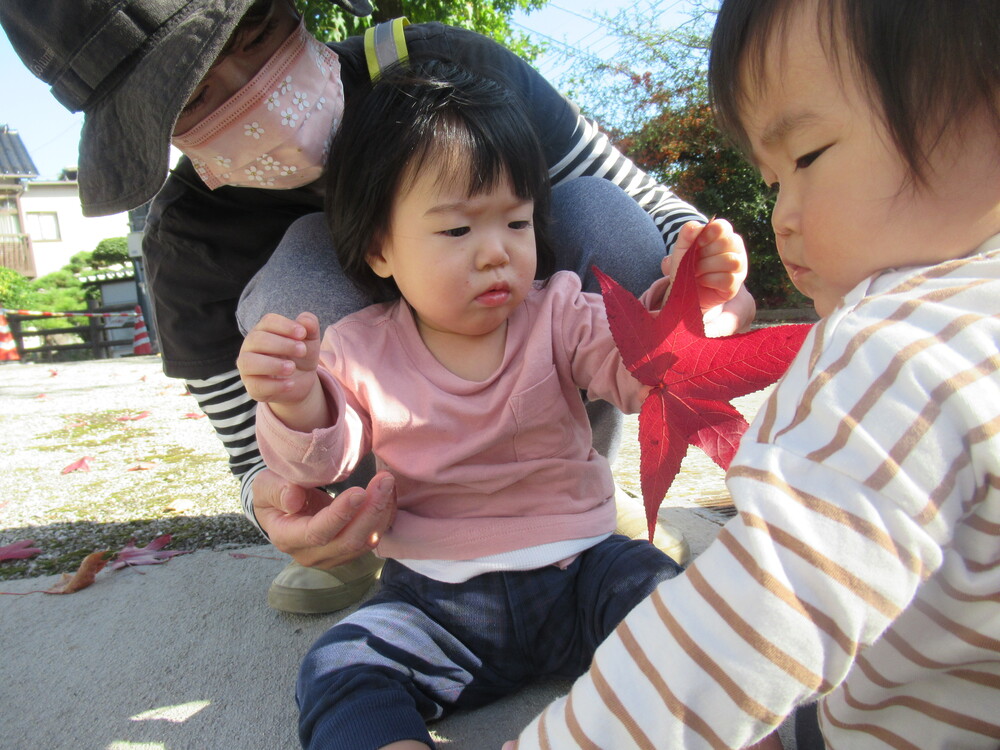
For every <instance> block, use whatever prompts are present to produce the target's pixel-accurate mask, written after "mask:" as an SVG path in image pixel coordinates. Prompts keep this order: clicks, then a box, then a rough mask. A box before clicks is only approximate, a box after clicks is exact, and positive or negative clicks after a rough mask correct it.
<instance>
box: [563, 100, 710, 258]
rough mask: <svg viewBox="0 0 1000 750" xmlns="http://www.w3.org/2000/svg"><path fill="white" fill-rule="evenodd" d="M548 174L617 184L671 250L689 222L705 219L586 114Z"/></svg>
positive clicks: (566, 178)
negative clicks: (567, 147)
mask: <svg viewBox="0 0 1000 750" xmlns="http://www.w3.org/2000/svg"><path fill="white" fill-rule="evenodd" d="M549 176H550V178H551V180H552V184H553V185H558V184H559V183H561V182H565V181H566V180H571V179H573V178H574V177H583V176H592V177H602V178H604V179H606V180H610V181H611V182H613V183H614V184H615V185H618V187H620V188H622V190H624V191H625V192H626V193H627V194H628V195H630V196H631V197H632V198H633V199H634V200H635V201H636V203H638V204H639V205H640V206H642V208H643V209H644V210H645V211H646V213H648V214H649V215H650V216H651V217H652V218H653V221H654V222H656V226H657V227H658V228H659V230H660V234H662V235H663V242H664V245H665V247H666V248H667V250H668V251H669V250H670V249H671V248H673V245H674V242H675V241H676V239H677V233H678V232H679V231H680V228H681V227H682V226H683V225H684V224H685V223H686V222H688V221H700V222H705V221H706V218H705V217H704V216H703V215H702V214H700V213H699V212H698V211H697V210H696V209H695V208H694V207H693V206H691V205H690V204H689V203H687V202H685V201H683V200H681V199H680V198H678V197H677V196H676V195H674V193H673V192H672V191H671V190H670V189H668V188H667V187H665V186H663V185H661V184H659V183H658V182H656V180H654V179H653V178H652V177H650V176H649V175H648V174H646V173H645V172H643V171H642V170H641V169H639V167H637V166H636V165H635V164H633V163H632V161H631V160H630V159H629V158H628V157H627V156H625V155H624V154H623V153H622V152H621V151H619V150H618V149H617V148H615V146H614V145H612V143H611V141H609V140H608V137H607V136H606V135H605V134H604V133H602V132H601V131H600V129H599V128H598V127H597V125H596V124H595V123H594V122H593V121H592V120H589V119H587V118H586V117H584V116H583V115H580V116H579V117H578V118H577V124H576V130H575V131H574V133H573V136H572V139H571V144H570V148H569V150H568V151H567V152H566V154H565V156H563V157H562V158H561V159H560V160H559V161H558V162H556V163H555V164H554V165H553V166H552V167H550V168H549Z"/></svg>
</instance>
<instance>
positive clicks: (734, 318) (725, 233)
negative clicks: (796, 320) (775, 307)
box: [662, 219, 757, 338]
mask: <svg viewBox="0 0 1000 750" xmlns="http://www.w3.org/2000/svg"><path fill="white" fill-rule="evenodd" d="M695 243H697V247H698V248H700V252H698V253H696V255H697V256H698V262H697V265H696V267H695V270H694V276H695V280H696V286H697V292H698V305H699V306H700V307H701V311H702V320H703V321H704V323H705V335H706V336H710V337H712V338H715V337H718V336H729V335H731V334H734V333H739V332H742V331H746V330H748V329H749V328H750V324H751V323H752V322H753V319H754V315H755V313H756V310H757V307H756V304H755V302H754V299H753V296H751V294H750V292H748V291H747V288H746V287H745V286H743V282H744V281H746V277H747V252H746V248H745V247H744V245H743V238H742V237H740V236H739V235H738V234H736V232H734V231H733V227H732V225H731V224H730V223H729V222H728V221H726V220H725V219H712V220H711V221H710V222H709V223H708V224H705V225H702V224H699V223H698V222H696V221H689V222H688V223H687V224H685V225H684V226H683V227H681V231H680V234H679V235H678V236H677V242H676V243H675V244H674V251H673V252H672V253H671V254H670V255H668V256H667V257H666V258H664V259H663V263H662V270H663V275H664V276H667V277H669V278H671V279H673V278H674V276H675V274H676V272H677V268H678V267H679V265H680V262H681V260H683V258H684V256H685V255H686V254H687V252H688V249H689V248H691V247H692V245H694V244H695Z"/></svg>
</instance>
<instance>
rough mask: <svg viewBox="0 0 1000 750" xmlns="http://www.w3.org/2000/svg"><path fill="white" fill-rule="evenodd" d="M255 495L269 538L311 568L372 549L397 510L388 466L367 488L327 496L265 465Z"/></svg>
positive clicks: (338, 562)
mask: <svg viewBox="0 0 1000 750" xmlns="http://www.w3.org/2000/svg"><path fill="white" fill-rule="evenodd" d="M253 498H254V500H253V504H254V515H255V516H256V518H257V523H259V524H260V526H261V528H262V529H264V531H265V532H266V533H267V535H268V537H269V538H270V540H271V543H272V544H273V545H274V546H275V547H277V548H278V549H279V550H281V551H282V552H284V553H286V554H288V555H291V556H292V559H294V560H295V561H296V562H297V563H299V564H300V565H305V566H306V567H310V568H323V569H328V568H332V567H335V566H337V565H343V564H344V563H347V562H350V561H351V560H354V559H355V558H357V557H359V556H360V555H362V554H363V553H365V552H367V551H368V550H370V549H373V548H374V547H376V546H377V545H378V542H379V540H380V539H381V537H382V534H384V533H385V531H386V529H388V528H389V527H390V526H391V525H392V521H393V518H394V517H395V515H396V487H395V482H394V480H393V477H392V475H391V474H390V473H389V472H387V471H380V472H379V473H378V474H376V475H375V476H374V477H372V480H371V481H370V482H369V483H368V487H367V488H365V489H362V488H361V487H352V488H350V489H347V490H344V491H343V492H341V493H340V494H338V495H337V496H336V497H331V496H330V495H328V494H327V493H326V492H324V491H323V490H320V489H316V488H306V487H299V486H298V485H295V484H291V483H290V482H288V481H286V480H284V479H282V478H281V477H279V476H278V475H277V474H275V473H274V472H272V471H271V470H270V469H264V470H263V471H261V472H260V473H258V474H257V476H256V477H254V483H253Z"/></svg>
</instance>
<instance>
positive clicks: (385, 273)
mask: <svg viewBox="0 0 1000 750" xmlns="http://www.w3.org/2000/svg"><path fill="white" fill-rule="evenodd" d="M365 261H366V262H367V263H368V265H369V266H371V269H372V271H374V272H375V275H376V276H379V277H380V278H383V279H388V278H391V277H392V267H391V265H390V264H389V261H388V260H386V258H385V256H384V255H383V254H382V251H381V249H379V248H377V247H372V248H371V250H369V252H368V255H366V256H365Z"/></svg>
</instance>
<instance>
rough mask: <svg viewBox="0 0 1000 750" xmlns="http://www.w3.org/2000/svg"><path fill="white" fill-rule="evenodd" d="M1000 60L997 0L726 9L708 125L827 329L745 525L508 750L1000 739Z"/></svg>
mask: <svg viewBox="0 0 1000 750" xmlns="http://www.w3.org/2000/svg"><path fill="white" fill-rule="evenodd" d="M998 49H1000V23H998V20H997V3H996V0H963V2H955V3H945V2H940V1H938V0H880V1H879V2H873V1H872V0H726V1H725V2H723V4H722V8H721V11H720V13H719V17H718V21H717V26H716V29H715V32H714V37H713V42H712V59H711V66H710V86H711V92H712V97H713V100H714V104H715V107H716V111H717V115H718V120H719V122H720V124H721V125H722V127H723V128H724V129H725V131H726V132H728V133H729V134H730V135H732V136H733V137H734V139H735V140H736V142H737V143H739V144H740V145H741V146H742V147H743V149H744V150H745V152H746V153H747V154H748V155H749V156H750V158H751V159H752V161H753V162H754V164H755V165H756V166H757V167H758V168H759V169H760V171H761V174H762V175H763V177H764V179H765V180H766V181H767V182H768V183H769V184H771V185H773V186H774V187H775V188H776V189H777V202H776V204H775V208H774V214H773V219H772V223H773V226H774V230H775V234H776V236H777V244H778V251H779V253H780V255H781V259H782V262H783V263H784V265H785V268H786V269H787V271H788V274H789V276H790V277H791V280H792V281H793V282H794V284H795V286H796V287H797V288H798V289H800V290H801V291H802V292H804V293H805V294H807V295H808V296H809V297H811V298H812V299H813V301H814V303H815V306H816V310H817V311H818V312H819V313H820V314H821V316H822V320H821V321H820V322H819V323H818V324H817V325H816V327H815V328H814V330H813V331H812V333H811V334H810V337H809V338H808V339H807V340H806V342H805V344H804V345H803V347H802V350H801V352H800V353H799V356H798V357H797V358H796V360H795V361H794V362H793V364H792V366H791V367H790V369H789V371H788V373H787V374H786V376H785V377H784V378H783V379H782V381H781V382H780V383H779V384H778V386H777V387H776V389H775V391H774V392H773V394H772V395H771V397H770V398H769V400H768V401H767V403H766V404H765V406H764V407H763V408H762V410H761V412H760V413H759V414H758V415H757V418H756V419H755V421H754V423H753V425H752V426H751V428H750V430H749V431H748V432H747V434H746V436H745V437H744V438H743V441H742V444H741V446H740V449H739V452H738V453H737V455H736V457H735V459H734V461H733V463H732V466H731V467H730V469H729V472H728V475H727V483H728V486H729V489H730V490H731V492H732V495H733V499H734V501H735V504H736V507H737V510H738V514H737V516H736V517H735V518H733V519H732V520H731V521H730V522H729V523H728V524H727V525H726V526H725V528H723V530H722V531H721V533H720V534H719V537H718V539H717V540H716V541H715V543H713V544H712V545H711V546H710V547H709V549H708V550H706V551H705V552H704V553H703V554H702V555H701V556H700V557H699V558H698V559H697V560H696V561H695V562H694V563H693V564H692V565H691V567H690V568H689V569H688V570H687V571H686V573H685V574H684V575H682V576H680V577H678V578H675V579H673V580H670V581H667V582H665V583H663V584H661V585H660V586H659V587H658V588H657V590H656V591H655V592H654V593H653V594H652V595H650V596H649V597H648V598H647V599H646V600H644V601H643V602H642V603H641V604H640V605H639V606H638V607H637V608H636V609H635V610H633V612H632V613H630V614H629V615H628V616H627V617H626V619H625V620H624V621H623V623H622V624H621V625H620V626H619V627H618V628H617V630H616V631H615V632H614V633H613V634H612V636H611V637H610V638H609V639H608V640H607V641H606V642H605V643H604V644H603V645H602V646H601V647H600V648H599V649H598V651H597V654H596V656H595V658H594V661H593V663H592V666H591V669H590V671H589V672H588V673H587V674H586V675H585V676H584V677H582V678H581V679H580V680H578V681H577V682H576V684H575V685H574V687H573V689H572V692H571V693H570V695H569V696H568V697H567V698H565V699H562V700H560V701H558V702H556V703H554V704H552V705H551V706H550V707H549V708H548V709H547V710H546V711H545V712H543V714H542V715H541V716H540V717H539V718H538V719H536V720H535V721H534V722H533V723H532V724H531V725H530V726H529V727H528V728H527V729H526V730H525V731H524V732H523V733H522V735H521V737H520V740H519V741H518V742H517V743H516V747H517V748H518V749H519V750H528V749H529V748H538V747H546V748H548V747H551V748H560V750H562V749H564V748H570V747H588V748H615V750H621V749H623V748H630V747H648V748H654V747H656V748H661V747H662V748H682V747H683V748H702V747H705V748H708V747H712V748H719V747H741V746H743V745H746V744H748V743H751V742H755V741H758V740H760V739H761V738H763V737H766V736H767V735H768V734H769V733H770V732H772V730H773V729H774V728H775V727H776V726H777V725H778V724H779V723H780V722H782V720H783V719H784V717H786V716H787V715H789V714H791V713H792V712H793V711H794V710H795V709H796V707H798V706H810V705H811V706H812V707H813V708H815V709H816V710H815V711H810V710H805V709H804V710H801V711H799V712H797V714H796V718H797V719H802V720H803V721H802V722H801V723H802V724H803V726H802V727H801V729H802V735H801V736H800V738H799V739H800V741H799V743H798V747H799V748H800V750H802V749H803V748H813V747H827V748H850V749H851V750H865V749H867V748H887V747H893V748H921V749H926V748H959V747H960V748H996V747H998V746H1000V711H998V709H1000V65H998V64H997V59H998V58H997V50H998ZM810 714H812V715H813V717H814V718H813V720H812V722H813V725H812V726H811V727H810V725H809V720H808V719H807V718H806V717H807V716H809V715H810ZM817 720H818V730H819V731H818V732H817V731H813V732H812V737H811V739H807V737H806V735H807V733H809V731H810V730H815V729H817V727H816V726H815V723H816V721H817ZM769 742H770V743H772V746H778V745H777V744H775V743H777V738H776V737H774V736H773V735H772V737H771V738H770V740H769ZM510 744H511V745H514V744H515V743H510Z"/></svg>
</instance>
